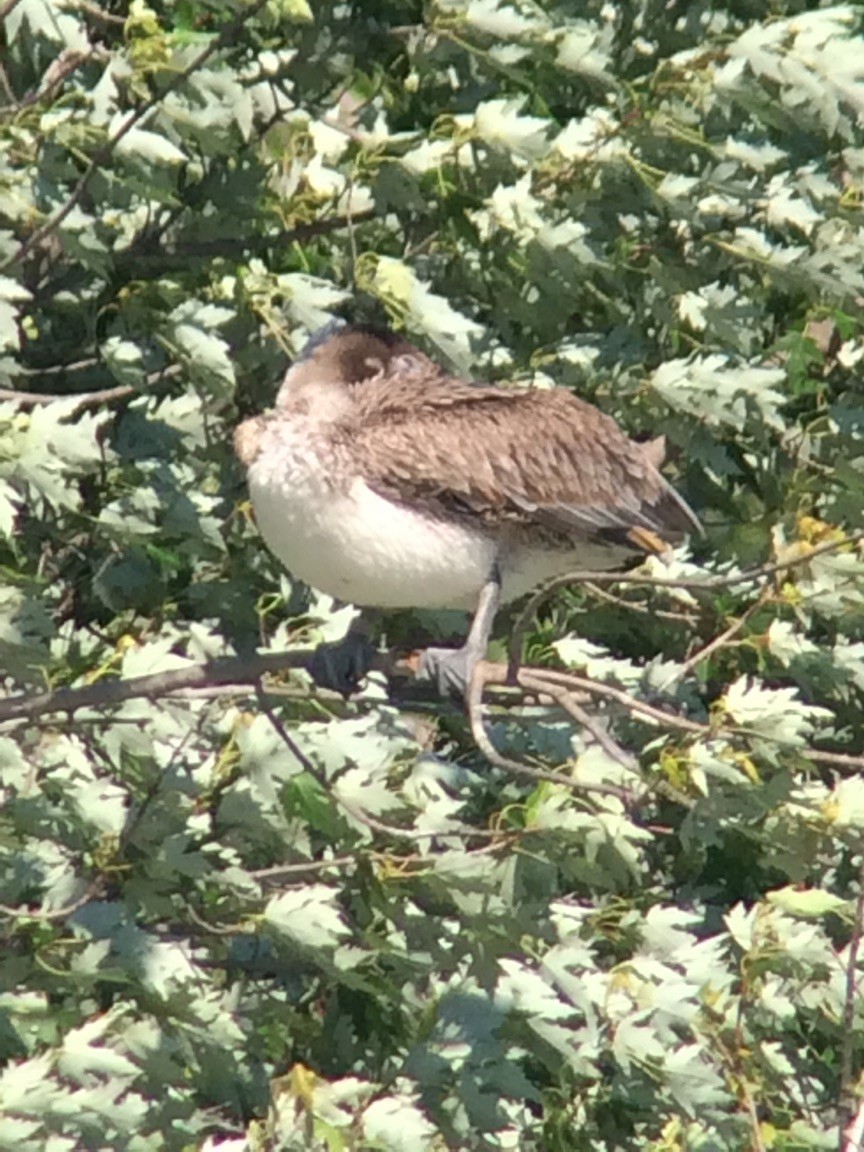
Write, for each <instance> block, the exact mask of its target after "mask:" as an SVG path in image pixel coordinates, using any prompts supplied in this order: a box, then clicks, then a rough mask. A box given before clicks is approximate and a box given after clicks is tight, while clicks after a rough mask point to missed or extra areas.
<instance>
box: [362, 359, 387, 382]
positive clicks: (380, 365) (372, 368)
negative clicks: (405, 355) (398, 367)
mask: <svg viewBox="0 0 864 1152" xmlns="http://www.w3.org/2000/svg"><path fill="white" fill-rule="evenodd" d="M363 367H364V368H367V369H368V372H367V374H366V378H368V377H369V376H375V375H377V374H378V373H379V372H383V371H384V361H383V360H382V359H381V358H380V357H379V356H367V357H366V359H365V360H364V361H363Z"/></svg>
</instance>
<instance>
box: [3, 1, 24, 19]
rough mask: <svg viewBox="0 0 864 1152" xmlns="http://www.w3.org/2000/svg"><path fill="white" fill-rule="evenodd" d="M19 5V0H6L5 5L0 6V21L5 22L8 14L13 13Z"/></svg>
mask: <svg viewBox="0 0 864 1152" xmlns="http://www.w3.org/2000/svg"><path fill="white" fill-rule="evenodd" d="M20 3H21V0H6V3H5V4H3V5H0V21H2V20H5V19H6V17H7V16H8V15H9V13H10V12H13V11H14V10H15V9H16V8H17V7H18V5H19V4H20Z"/></svg>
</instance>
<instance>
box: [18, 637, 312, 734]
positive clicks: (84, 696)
mask: <svg viewBox="0 0 864 1152" xmlns="http://www.w3.org/2000/svg"><path fill="white" fill-rule="evenodd" d="M313 652H314V649H298V650H297V651H295V652H273V653H265V654H263V655H259V656H252V657H243V656H229V657H226V658H225V659H223V660H213V661H211V662H210V663H209V664H190V665H189V667H188V668H173V669H171V670H170V671H168V672H154V673H153V674H152V675H150V676H133V677H131V678H130V679H129V680H100V681H99V682H98V683H96V684H86V685H84V686H83V687H81V688H59V689H58V690H57V691H56V692H40V693H38V694H37V695H36V696H28V695H27V694H25V693H22V694H21V695H18V696H10V697H9V698H8V699H6V700H0V723H3V722H4V721H7V720H26V719H30V718H32V717H34V716H39V715H41V714H43V713H47V712H68V713H70V714H71V713H73V712H77V711H78V709H79V708H110V707H113V706H115V705H117V704H122V703H123V701H124V700H134V699H137V698H139V697H145V698H146V697H149V698H151V699H155V698H158V697H160V696H170V695H171V693H172V692H178V691H181V690H184V689H189V688H198V687H208V686H212V685H219V684H237V683H243V684H253V683H254V682H255V681H256V680H259V679H260V678H261V677H262V676H266V675H267V674H268V673H272V672H285V671H287V670H288V669H290V668H307V667H308V666H309V663H310V661H311V659H312V655H313Z"/></svg>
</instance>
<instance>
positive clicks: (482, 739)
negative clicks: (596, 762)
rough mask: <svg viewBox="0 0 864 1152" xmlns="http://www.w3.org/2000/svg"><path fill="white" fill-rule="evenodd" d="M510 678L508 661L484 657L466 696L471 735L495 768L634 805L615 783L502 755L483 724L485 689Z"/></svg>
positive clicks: (628, 793)
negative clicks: (493, 661) (579, 777)
mask: <svg viewBox="0 0 864 1152" xmlns="http://www.w3.org/2000/svg"><path fill="white" fill-rule="evenodd" d="M507 680H508V668H507V665H506V664H489V663H487V662H486V661H484V660H481V661H480V662H479V663H478V665H477V667H476V668H475V669H474V673H473V675H472V677H471V682H470V684H469V685H468V691H467V693H466V696H465V703H466V707H467V710H468V722H469V725H470V727H471V735H472V736H473V737H474V742H475V744H476V745H477V747H478V748H479V749H480V751H481V752H482V753H483V755H484V756H485V757H486V759H487V760H488V761H489V762H490V764H494V765H495V767H496V768H501V769H502V770H503V771H504V772H509V773H510V775H512V776H524V777H527V778H528V779H529V780H548V781H549V782H550V783H552V784H561V785H562V786H563V787H564V788H569V789H570V790H571V791H574V792H593V793H595V794H597V795H601V796H614V797H615V798H616V799H617V800H620V801H621V803H622V804H624V805H629V804H632V802H633V799H634V797H633V795H632V793H631V792H630V791H628V789H626V788H619V787H618V786H617V785H616V784H601V783H593V782H586V781H582V780H574V779H573V777H572V776H567V775H566V774H565V773H563V772H556V771H555V770H554V769H551V768H535V767H533V765H530V764H524V763H523V762H522V761H521V760H511V759H509V757H507V756H502V755H501V753H500V752H499V751H498V749H497V748H496V747H495V745H494V744H493V743H492V741H491V740H490V739H489V735H488V733H487V732H486V726H485V725H484V723H483V689H484V687H485V686H486V685H487V684H500V683H506V682H507Z"/></svg>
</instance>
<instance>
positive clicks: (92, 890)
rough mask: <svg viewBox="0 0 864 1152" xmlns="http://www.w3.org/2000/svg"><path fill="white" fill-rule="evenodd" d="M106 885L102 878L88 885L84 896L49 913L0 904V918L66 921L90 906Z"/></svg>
mask: <svg viewBox="0 0 864 1152" xmlns="http://www.w3.org/2000/svg"><path fill="white" fill-rule="evenodd" d="M104 885H105V879H104V877H102V876H100V877H98V878H97V879H96V880H94V881H93V882H92V883H91V884H88V885H87V890H86V891H85V892H84V895H83V896H79V897H78V899H77V900H73V901H72V903H71V904H64V905H63V907H62V908H51V909H49V910H48V911H47V912H45V911H38V912H36V911H31V910H30V909H29V908H12V907H10V906H9V905H8V904H0V916H6V917H8V918H9V919H10V920H41V921H43V922H45V923H50V922H51V921H52V920H65V919H66V917H67V916H71V915H72V913H73V912H77V911H78V909H79V908H83V907H84V905H85V904H89V903H90V901H91V900H93V899H95V897H97V896H98V895H99V894H100V893H101V892H102V890H103V888H104Z"/></svg>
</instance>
